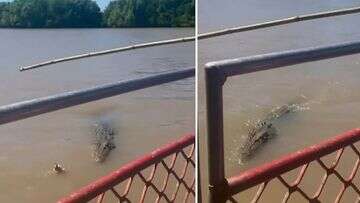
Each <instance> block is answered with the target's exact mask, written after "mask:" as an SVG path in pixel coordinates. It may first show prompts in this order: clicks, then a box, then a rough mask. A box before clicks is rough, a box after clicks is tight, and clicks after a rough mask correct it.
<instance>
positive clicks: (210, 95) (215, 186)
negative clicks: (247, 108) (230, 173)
mask: <svg viewBox="0 0 360 203" xmlns="http://www.w3.org/2000/svg"><path fill="white" fill-rule="evenodd" d="M205 76H206V102H207V107H206V108H207V143H208V145H207V150H208V163H209V166H208V170H209V173H208V175H209V201H210V203H223V202H226V192H227V190H226V188H227V183H226V179H225V170H224V168H225V167H224V131H223V100H222V99H223V98H222V86H223V84H224V82H225V79H226V78H225V76H224V74H223V73H222V72H221V71H220V70H219V69H218V68H217V67H211V66H210V67H207V68H206V69H205Z"/></svg>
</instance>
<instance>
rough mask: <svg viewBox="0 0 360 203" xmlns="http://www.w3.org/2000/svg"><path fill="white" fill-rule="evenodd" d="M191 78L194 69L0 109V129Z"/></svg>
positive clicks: (44, 98)
mask: <svg viewBox="0 0 360 203" xmlns="http://www.w3.org/2000/svg"><path fill="white" fill-rule="evenodd" d="M194 76H195V69H194V68H187V69H184V70H178V71H172V72H168V73H163V74H158V75H154V76H148V77H144V78H139V79H133V80H127V81H120V82H116V83H111V84H107V85H101V86H96V87H92V88H88V89H83V90H77V91H72V92H66V93H61V94H57V95H53V96H48V97H43V98H38V99H33V100H28V101H23V102H18V103H14V104H10V105H5V106H2V107H0V125H1V124H5V123H9V122H13V121H17V120H21V119H25V118H29V117H34V116H37V115H40V114H44V113H48V112H52V111H56V110H59V109H64V108H68V107H72V106H76V105H79V104H84V103H88V102H92V101H96V100H100V99H104V98H108V97H112V96H116V95H120V94H124V93H128V92H131V91H135V90H140V89H144V88H148V87H152V86H156V85H161V84H164V83H169V82H173V81H177V80H181V79H185V78H189V77H194Z"/></svg>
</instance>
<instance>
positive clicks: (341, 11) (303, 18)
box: [19, 7, 360, 71]
mask: <svg viewBox="0 0 360 203" xmlns="http://www.w3.org/2000/svg"><path fill="white" fill-rule="evenodd" d="M359 12H360V7H352V8H346V9H339V10H332V11H325V12H318V13H312V14H306V15H299V16H293V17H288V18H283V19H279V20H272V21H266V22H263V23H256V24H251V25H246V26H239V27H233V28H228V29H223V30H218V31H211V32H207V33H203V34H199V35H198V36H197V39H198V40H204V39H209V38H214V37H219V36H224V35H229V34H233V33H239V32H245V31H250V30H256V29H262V28H268V27H274V26H279V25H285V24H290V23H296V22H302V21H309V20H315V19H320V18H326V17H334V16H341V15H347V14H353V13H359ZM195 39H196V37H195V36H191V37H184V38H176V39H170V40H162V41H156V42H148V43H140V44H135V45H130V46H125V47H119V48H114V49H108V50H103V51H97V52H89V53H84V54H79V55H74V56H69V57H64V58H58V59H53V60H49V61H44V62H41V63H37V64H33V65H29V66H22V67H20V68H19V70H20V71H26V70H31V69H35V68H40V67H43V66H48V65H52V64H56V63H61V62H66V61H73V60H78V59H83V58H90V57H95V56H100V55H106V54H113V53H119V52H124V51H130V50H135V49H143V48H148V47H155V46H162V45H169V44H177V43H184V42H191V41H195Z"/></svg>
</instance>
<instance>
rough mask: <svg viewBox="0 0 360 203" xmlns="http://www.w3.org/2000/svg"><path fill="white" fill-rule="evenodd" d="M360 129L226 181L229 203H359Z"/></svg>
mask: <svg viewBox="0 0 360 203" xmlns="http://www.w3.org/2000/svg"><path fill="white" fill-rule="evenodd" d="M359 140H360V128H359V129H354V130H352V131H349V132H346V133H344V134H341V135H338V136H335V137H333V138H331V139H329V140H327V141H325V142H323V143H321V144H318V145H314V146H311V147H308V148H305V149H303V150H300V151H297V152H295V153H292V154H289V155H286V156H285V157H283V158H280V159H278V160H275V161H272V162H270V163H267V164H264V165H262V166H259V167H256V168H253V169H250V170H248V171H245V172H242V173H241V174H240V175H238V176H233V177H230V178H227V187H226V193H227V194H226V196H227V198H226V199H228V200H229V201H230V202H238V201H239V202H360V190H359V183H360V174H358V169H359V164H360V159H359V158H360V152H359V149H358V146H357V144H356V143H357V142H358V141H359Z"/></svg>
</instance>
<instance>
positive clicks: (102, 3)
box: [0, 0, 111, 9]
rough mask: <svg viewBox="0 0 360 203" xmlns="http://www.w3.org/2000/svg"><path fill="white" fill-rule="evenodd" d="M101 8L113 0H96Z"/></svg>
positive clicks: (0, 0) (2, 0)
mask: <svg viewBox="0 0 360 203" xmlns="http://www.w3.org/2000/svg"><path fill="white" fill-rule="evenodd" d="M4 1H11V0H0V2H4ZM95 1H96V2H97V3H98V4H99V6H100V8H101V9H104V8H105V7H106V6H107V5H108V3H109V2H110V1H111V0H95Z"/></svg>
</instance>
